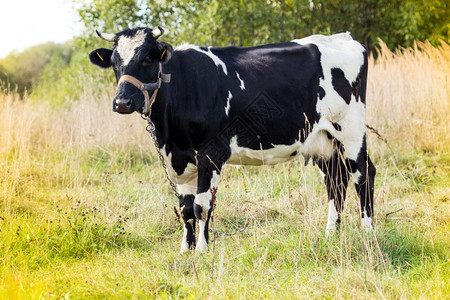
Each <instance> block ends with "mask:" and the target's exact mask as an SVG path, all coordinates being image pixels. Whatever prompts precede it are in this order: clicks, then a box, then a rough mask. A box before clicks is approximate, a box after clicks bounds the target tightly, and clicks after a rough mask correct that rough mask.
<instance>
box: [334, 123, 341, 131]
mask: <svg viewBox="0 0 450 300" xmlns="http://www.w3.org/2000/svg"><path fill="white" fill-rule="evenodd" d="M332 124H333V127H334V129H336V130H337V131H341V130H342V127H341V125H339V124H338V123H336V122H333V123H332Z"/></svg>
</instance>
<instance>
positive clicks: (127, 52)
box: [117, 30, 147, 66]
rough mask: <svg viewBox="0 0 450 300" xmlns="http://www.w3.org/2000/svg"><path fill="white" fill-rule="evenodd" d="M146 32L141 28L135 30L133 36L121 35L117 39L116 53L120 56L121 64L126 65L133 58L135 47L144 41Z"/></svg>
mask: <svg viewBox="0 0 450 300" xmlns="http://www.w3.org/2000/svg"><path fill="white" fill-rule="evenodd" d="M146 36H147V34H146V33H145V32H144V31H143V30H139V31H137V32H136V34H135V35H134V36H121V37H120V38H119V40H118V41H117V53H118V54H119V56H120V58H122V61H123V65H124V66H127V65H128V63H129V62H130V61H131V60H132V59H133V57H134V54H135V52H136V49H137V48H139V47H140V46H142V45H143V44H144V42H145V37H146Z"/></svg>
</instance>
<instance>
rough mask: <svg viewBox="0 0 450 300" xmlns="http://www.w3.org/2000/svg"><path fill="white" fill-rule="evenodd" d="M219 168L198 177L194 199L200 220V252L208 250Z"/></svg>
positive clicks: (198, 242)
mask: <svg viewBox="0 0 450 300" xmlns="http://www.w3.org/2000/svg"><path fill="white" fill-rule="evenodd" d="M219 174H220V171H219V170H213V171H211V172H205V173H204V174H199V177H198V193H197V195H196V196H195V200H194V213H195V217H196V218H197V220H198V240H197V247H196V248H195V250H196V251H198V252H206V251H208V241H209V234H208V230H209V227H208V225H209V218H210V217H211V210H212V206H211V200H212V193H211V189H212V188H217V185H218V183H219Z"/></svg>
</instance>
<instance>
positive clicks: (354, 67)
mask: <svg viewBox="0 0 450 300" xmlns="http://www.w3.org/2000/svg"><path fill="white" fill-rule="evenodd" d="M292 42H294V43H297V44H300V45H307V44H314V45H316V46H317V47H318V48H319V51H320V53H321V63H322V69H323V71H324V77H325V80H328V78H331V69H332V68H340V69H341V70H342V71H343V72H344V74H345V77H346V78H347V80H348V81H349V82H350V84H352V83H353V82H355V81H356V78H357V77H358V74H359V71H360V66H361V65H362V64H363V63H364V56H363V53H364V51H365V49H364V47H363V46H362V45H361V44H360V43H359V42H357V41H355V40H353V38H352V37H351V35H350V34H349V33H338V34H335V35H332V36H324V35H312V36H309V37H305V38H303V39H298V40H293V41H292Z"/></svg>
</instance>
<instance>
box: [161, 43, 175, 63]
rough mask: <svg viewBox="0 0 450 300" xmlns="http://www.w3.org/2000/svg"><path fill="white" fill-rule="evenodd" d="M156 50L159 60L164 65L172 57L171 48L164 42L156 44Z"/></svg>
mask: <svg viewBox="0 0 450 300" xmlns="http://www.w3.org/2000/svg"><path fill="white" fill-rule="evenodd" d="M158 48H159V52H160V55H159V60H160V61H161V62H162V63H163V64H164V63H166V62H168V61H169V60H170V58H171V57H172V51H173V48H172V46H171V45H170V44H168V43H165V42H161V43H159V44H158Z"/></svg>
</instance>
